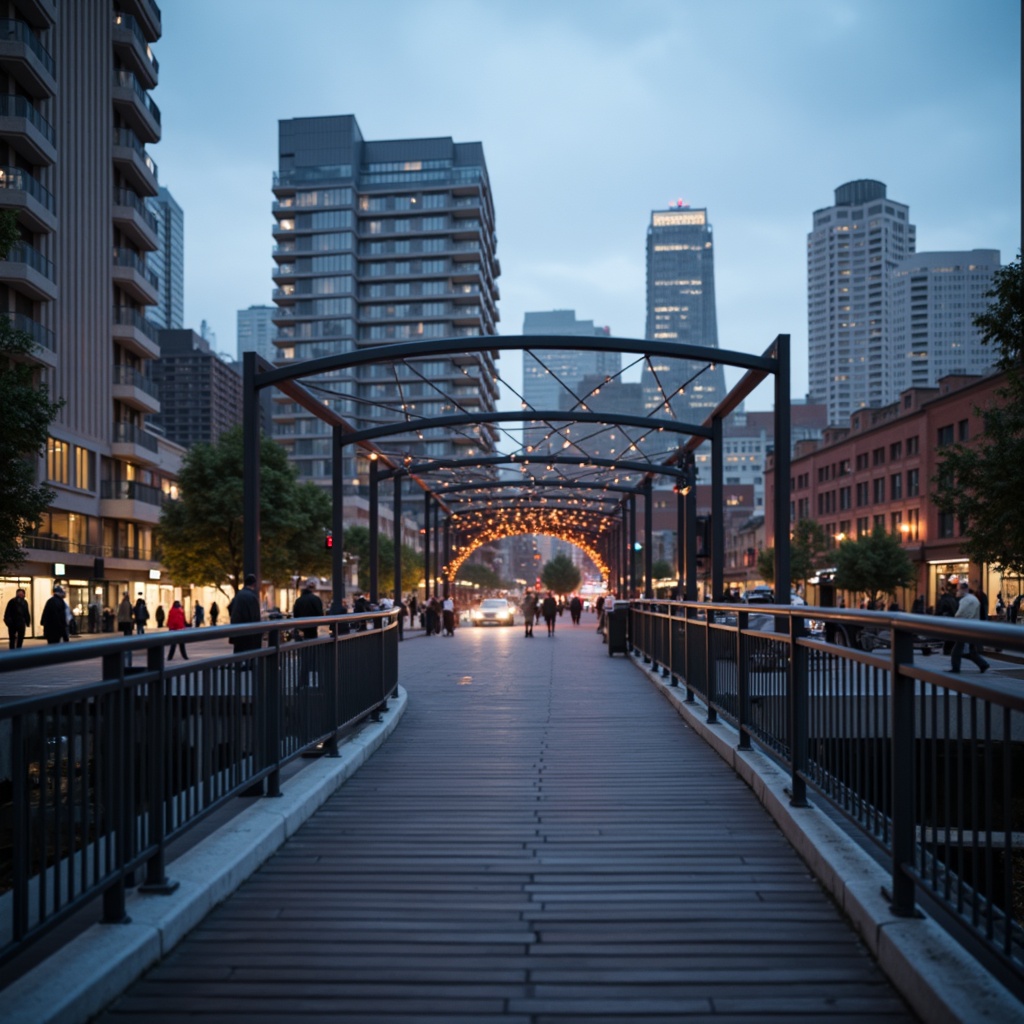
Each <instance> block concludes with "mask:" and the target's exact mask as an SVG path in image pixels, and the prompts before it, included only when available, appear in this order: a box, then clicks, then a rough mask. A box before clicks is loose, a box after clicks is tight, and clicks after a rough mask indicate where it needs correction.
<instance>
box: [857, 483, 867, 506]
mask: <svg viewBox="0 0 1024 1024" xmlns="http://www.w3.org/2000/svg"><path fill="white" fill-rule="evenodd" d="M868 494H869V491H868V482H867V480H862V481H861V482H860V483H859V484H857V507H858V508H863V507H864V506H865V505H867V504H868V503H869V500H870V499H869V497H868Z"/></svg>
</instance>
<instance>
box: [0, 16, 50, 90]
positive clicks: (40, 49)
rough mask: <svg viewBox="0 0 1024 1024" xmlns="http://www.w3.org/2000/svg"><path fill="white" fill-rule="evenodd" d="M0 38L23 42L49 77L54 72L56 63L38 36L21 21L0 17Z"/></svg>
mask: <svg viewBox="0 0 1024 1024" xmlns="http://www.w3.org/2000/svg"><path fill="white" fill-rule="evenodd" d="M0 39H16V40H18V42H21V43H24V44H25V45H26V46H27V47H28V48H29V49H30V50H31V51H32V52H33V53H34V54H35V55H36V56H37V57H38V58H39V62H40V64H42V65H43V67H44V68H45V69H46V71H47V74H49V75H50V76H51V77H52V76H53V75H54V74H56V67H57V66H56V64H55V63H54V60H53V57H52V56H51V55H50V52H49V50H47V49H46V47H45V46H43V44H42V42H41V40H40V39H39V36H37V35H36V34H35V32H33V31H32V29H31V28H29V26H28V25H26V24H25V22H23V21H16V20H15V19H14V18H2V19H0Z"/></svg>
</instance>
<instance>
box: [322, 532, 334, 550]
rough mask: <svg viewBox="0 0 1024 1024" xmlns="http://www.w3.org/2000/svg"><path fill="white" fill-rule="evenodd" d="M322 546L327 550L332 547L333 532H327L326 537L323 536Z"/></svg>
mask: <svg viewBox="0 0 1024 1024" xmlns="http://www.w3.org/2000/svg"><path fill="white" fill-rule="evenodd" d="M324 547H325V548H326V549H327V550H328V551H330V550H331V548H333V547H334V534H333V533H329V534H327V536H326V537H324Z"/></svg>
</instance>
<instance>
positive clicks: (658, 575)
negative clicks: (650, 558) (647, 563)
mask: <svg viewBox="0 0 1024 1024" xmlns="http://www.w3.org/2000/svg"><path fill="white" fill-rule="evenodd" d="M674 576H675V569H673V568H672V563H671V562H666V561H665V559H664V558H659V559H658V560H657V561H656V562H654V563H653V564H652V565H651V577H652V579H655V580H667V579H669V577H674Z"/></svg>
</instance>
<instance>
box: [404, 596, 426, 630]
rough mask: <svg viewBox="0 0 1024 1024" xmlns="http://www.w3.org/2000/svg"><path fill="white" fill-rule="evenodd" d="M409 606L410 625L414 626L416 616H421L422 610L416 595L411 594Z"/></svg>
mask: <svg viewBox="0 0 1024 1024" xmlns="http://www.w3.org/2000/svg"><path fill="white" fill-rule="evenodd" d="M408 604H409V625H410V626H411V625H412V624H413V622H415V620H416V616H417V615H418V614H419V610H420V606H419V602H418V601H417V600H416V595H415V594H410V595H409V602H408ZM420 625H421V626H422V625H423V623H420Z"/></svg>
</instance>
